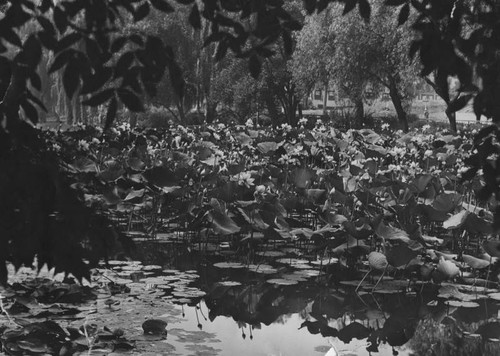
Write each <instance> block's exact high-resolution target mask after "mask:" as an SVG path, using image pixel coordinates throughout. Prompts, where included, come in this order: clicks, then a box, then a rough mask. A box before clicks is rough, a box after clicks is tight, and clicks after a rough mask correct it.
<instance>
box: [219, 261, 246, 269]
mask: <svg viewBox="0 0 500 356" xmlns="http://www.w3.org/2000/svg"><path fill="white" fill-rule="evenodd" d="M214 267H217V268H244V267H245V265H243V264H241V263H239V262H219V263H214Z"/></svg>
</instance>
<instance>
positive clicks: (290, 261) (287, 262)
mask: <svg viewBox="0 0 500 356" xmlns="http://www.w3.org/2000/svg"><path fill="white" fill-rule="evenodd" d="M276 262H278V263H283V264H285V265H290V266H297V265H308V264H309V261H308V260H304V259H298V258H280V259H278V260H276Z"/></svg>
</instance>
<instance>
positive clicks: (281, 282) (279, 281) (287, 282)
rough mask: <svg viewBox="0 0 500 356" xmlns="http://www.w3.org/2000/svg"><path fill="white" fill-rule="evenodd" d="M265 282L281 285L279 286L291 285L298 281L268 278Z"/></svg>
mask: <svg viewBox="0 0 500 356" xmlns="http://www.w3.org/2000/svg"><path fill="white" fill-rule="evenodd" d="M266 282H267V283H271V284H277V285H281V286H291V285H294V284H298V283H299V282H298V281H297V280H293V279H283V278H273V279H268V280H267V281H266Z"/></svg>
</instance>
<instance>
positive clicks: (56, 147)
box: [52, 143, 61, 152]
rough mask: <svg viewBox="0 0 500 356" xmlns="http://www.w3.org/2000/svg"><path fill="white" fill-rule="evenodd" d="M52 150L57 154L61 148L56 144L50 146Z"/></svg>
mask: <svg viewBox="0 0 500 356" xmlns="http://www.w3.org/2000/svg"><path fill="white" fill-rule="evenodd" d="M52 148H53V149H54V150H55V151H57V152H59V151H60V150H61V146H59V144H57V143H54V144H52Z"/></svg>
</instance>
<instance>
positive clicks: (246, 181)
mask: <svg viewBox="0 0 500 356" xmlns="http://www.w3.org/2000/svg"><path fill="white" fill-rule="evenodd" d="M231 180H232V181H233V182H238V185H241V186H243V185H244V186H246V187H247V188H250V187H251V186H252V185H254V180H255V179H254V178H252V174H251V173H250V172H241V173H239V174H236V175H234V176H232V177H231Z"/></svg>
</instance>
